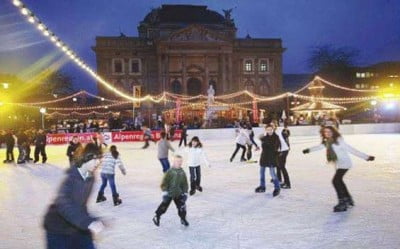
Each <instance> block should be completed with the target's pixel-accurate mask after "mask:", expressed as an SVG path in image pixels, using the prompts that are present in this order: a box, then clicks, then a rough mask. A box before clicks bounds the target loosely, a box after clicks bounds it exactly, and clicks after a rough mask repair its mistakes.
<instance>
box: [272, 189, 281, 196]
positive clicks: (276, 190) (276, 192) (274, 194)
mask: <svg viewBox="0 0 400 249" xmlns="http://www.w3.org/2000/svg"><path fill="white" fill-rule="evenodd" d="M280 192H281V189H280V188H276V189H274V192H272V196H273V197H275V196H278V195H279V193H280Z"/></svg>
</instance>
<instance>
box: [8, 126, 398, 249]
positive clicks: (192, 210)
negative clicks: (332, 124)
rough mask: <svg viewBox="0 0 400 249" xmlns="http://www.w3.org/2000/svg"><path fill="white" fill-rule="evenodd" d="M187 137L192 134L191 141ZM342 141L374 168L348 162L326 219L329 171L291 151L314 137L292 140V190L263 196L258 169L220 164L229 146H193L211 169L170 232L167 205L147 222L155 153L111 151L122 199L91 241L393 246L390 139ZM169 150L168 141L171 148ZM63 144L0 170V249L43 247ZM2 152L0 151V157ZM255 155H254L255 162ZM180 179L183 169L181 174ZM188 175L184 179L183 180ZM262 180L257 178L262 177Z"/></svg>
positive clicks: (105, 246) (319, 157) (394, 152)
mask: <svg viewBox="0 0 400 249" xmlns="http://www.w3.org/2000/svg"><path fill="white" fill-rule="evenodd" d="M193 133H195V132H191V134H192V135H194V134H193ZM345 139H346V140H347V141H348V142H349V143H350V144H352V145H354V146H355V147H356V148H358V149H360V150H362V151H365V152H366V153H368V154H372V155H375V156H376V161H375V162H366V161H362V160H360V159H358V158H354V163H355V167H354V168H353V169H352V170H350V172H349V173H348V174H347V176H346V177H345V182H346V183H347V185H348V187H349V190H350V192H351V193H352V195H353V197H354V199H355V202H356V206H355V207H354V208H353V209H352V210H350V211H348V212H345V213H333V212H332V207H333V206H334V205H335V204H336V202H337V200H336V195H335V192H334V189H333V187H332V184H331V178H332V176H333V173H334V171H333V169H332V168H331V166H327V165H326V164H325V161H324V152H322V151H321V152H316V153H314V154H310V155H303V154H302V153H301V150H302V149H303V148H305V147H307V146H310V145H314V144H317V143H319V138H318V137H292V139H291V142H292V150H291V152H290V154H289V158H288V170H289V173H290V176H291V179H292V189H291V190H282V192H281V195H280V196H278V197H276V198H274V199H273V198H272V196H271V192H272V188H273V187H272V185H269V186H268V189H267V192H266V193H265V194H256V193H254V188H255V187H257V186H258V169H259V167H258V164H243V163H239V162H238V160H239V156H237V158H236V160H235V161H236V162H234V163H229V160H228V159H229V157H230V155H231V153H232V151H233V149H234V145H233V138H224V139H218V140H217V139H216V140H212V141H203V142H204V145H205V150H206V152H207V153H208V156H209V158H210V161H211V162H212V167H211V168H206V167H205V166H203V167H202V173H203V179H202V185H203V188H204V192H203V193H197V194H196V195H195V196H193V197H190V198H189V200H188V202H187V206H188V221H189V222H190V227H189V228H184V227H182V226H181V225H180V222H179V219H178V217H177V212H176V208H175V206H174V204H171V206H170V209H169V210H168V212H167V213H166V214H165V215H164V216H163V217H162V219H161V227H156V226H154V225H153V223H152V221H151V219H152V217H153V215H154V211H155V209H156V208H157V206H158V204H159V203H160V201H161V193H160V189H159V185H160V181H161V178H162V173H161V165H160V164H159V162H158V160H157V159H156V151H155V146H154V145H153V144H152V145H151V147H150V149H148V150H145V151H143V150H140V149H139V147H140V146H141V144H139V143H124V144H117V146H118V147H119V149H120V152H121V154H122V158H123V161H124V162H125V164H126V167H127V170H128V175H127V176H125V177H124V176H123V175H122V174H120V173H119V172H118V174H117V177H116V179H117V188H118V191H119V192H120V195H121V197H122V199H123V204H122V205H121V206H119V207H114V206H113V205H112V202H111V201H110V200H111V194H110V189H109V188H107V190H106V194H107V197H108V200H107V202H105V203H101V204H96V203H95V200H94V199H95V193H96V192H97V189H98V185H99V183H98V182H97V184H96V186H95V189H94V194H93V196H92V200H91V201H90V204H89V206H90V210H91V211H92V212H93V213H95V214H97V215H99V216H103V217H105V218H107V219H108V220H112V223H113V226H112V227H110V228H109V229H108V230H107V231H106V232H105V233H104V234H103V235H102V236H101V237H99V238H97V240H96V243H97V246H98V248H100V249H109V248H115V249H131V248H162V249H169V248H182V249H186V248H187V249H208V248H210V249H211V248H224V249H228V248H229V249H230V248H232V249H239V248H240V249H250V248H274V249H279V248H284V249H288V248H295V249H313V248H315V249H317V248H324V249H330V248H332V249H334V248H335V249H336V248H352V249H356V248H363V249H366V248H390V249H395V248H400V237H399V231H400V220H399V217H400V209H399V206H400V195H399V190H400V181H399V176H400V166H399V161H400V153H399V151H400V135H398V134H385V135H378V134H377V135H351V136H346V137H345ZM174 146H175V147H177V142H174ZM65 150H66V146H49V147H48V148H47V151H48V154H49V163H48V164H46V165H31V164H29V165H26V166H14V165H3V164H0V238H1V239H0V248H1V249H3V248H4V249H11V248H16V249H22V248H35V249H36V248H44V233H43V230H42V227H41V223H42V217H43V214H44V212H45V210H46V208H47V206H48V205H49V203H50V201H51V200H52V199H53V198H54V195H55V192H56V190H57V189H58V186H59V184H60V181H61V180H62V178H63V172H64V170H65V169H66V168H67V164H68V163H67V159H66V157H65V156H64V155H65ZM4 153H5V152H4V149H2V150H1V151H0V155H1V158H3V155H4ZM258 156H259V152H257V153H256V155H255V157H258ZM186 171H187V170H186ZM187 173H188V172H187ZM268 178H269V177H267V179H268Z"/></svg>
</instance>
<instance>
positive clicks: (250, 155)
mask: <svg viewBox="0 0 400 249" xmlns="http://www.w3.org/2000/svg"><path fill="white" fill-rule="evenodd" d="M252 149H253V145H252V144H250V145H249V144H248V145H247V153H246V156H247V160H250V159H251V157H252V156H253V153H252V151H251V150H252Z"/></svg>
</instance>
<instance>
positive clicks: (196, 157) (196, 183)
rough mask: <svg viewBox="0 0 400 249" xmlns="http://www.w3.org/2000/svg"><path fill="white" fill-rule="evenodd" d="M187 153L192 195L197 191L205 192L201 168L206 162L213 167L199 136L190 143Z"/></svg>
mask: <svg viewBox="0 0 400 249" xmlns="http://www.w3.org/2000/svg"><path fill="white" fill-rule="evenodd" d="M185 152H187V163H188V166H189V170H190V192H189V194H190V195H194V194H195V193H196V190H198V191H200V192H203V187H201V185H200V184H201V168H200V165H201V164H202V162H203V161H204V162H205V163H206V165H207V166H208V167H211V165H210V163H209V161H208V159H207V155H206V154H205V152H204V150H203V144H202V143H201V142H200V139H199V138H198V137H197V136H194V137H193V138H192V140H191V141H190V142H189V146H188V148H186V149H185Z"/></svg>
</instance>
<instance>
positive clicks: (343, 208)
mask: <svg viewBox="0 0 400 249" xmlns="http://www.w3.org/2000/svg"><path fill="white" fill-rule="evenodd" d="M345 211H347V204H346V201H345V200H344V199H340V200H339V203H338V204H337V205H336V206H334V207H333V212H345Z"/></svg>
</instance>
